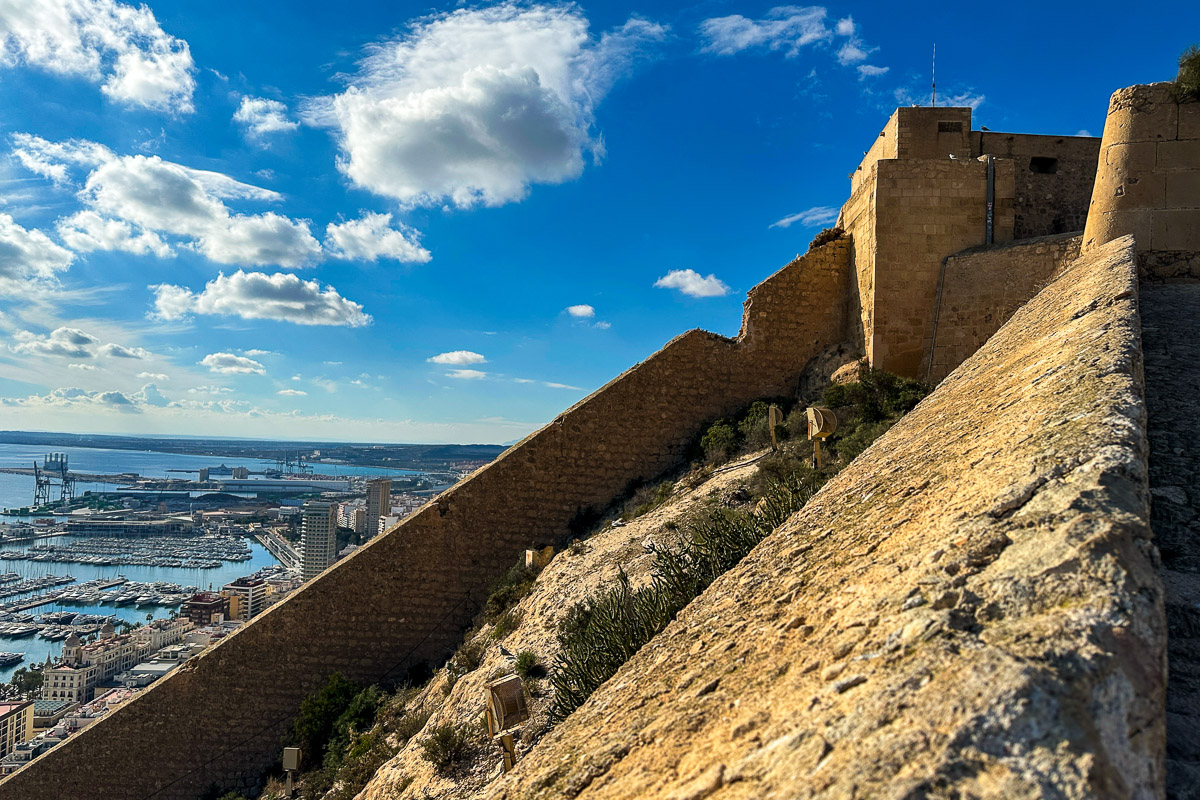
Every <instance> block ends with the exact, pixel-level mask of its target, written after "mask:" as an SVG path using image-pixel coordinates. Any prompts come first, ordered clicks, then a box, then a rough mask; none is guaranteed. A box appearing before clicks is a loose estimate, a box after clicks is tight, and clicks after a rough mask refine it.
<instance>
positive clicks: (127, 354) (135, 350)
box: [98, 343, 150, 359]
mask: <svg viewBox="0 0 1200 800" xmlns="http://www.w3.org/2000/svg"><path fill="white" fill-rule="evenodd" d="M98 352H99V353H100V355H102V356H111V357H113V358H136V359H142V358H149V357H150V351H149V350H145V349H143V348H141V347H122V346H121V345H119V344H113V343H109V344H106V345H104V346H103V347H101V348H100V350H99V351H98Z"/></svg>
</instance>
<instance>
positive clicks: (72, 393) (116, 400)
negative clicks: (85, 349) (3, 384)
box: [0, 387, 137, 411]
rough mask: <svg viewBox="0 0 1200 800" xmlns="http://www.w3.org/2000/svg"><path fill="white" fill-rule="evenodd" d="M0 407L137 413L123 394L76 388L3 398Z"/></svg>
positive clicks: (132, 403) (0, 399)
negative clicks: (91, 408)
mask: <svg viewBox="0 0 1200 800" xmlns="http://www.w3.org/2000/svg"><path fill="white" fill-rule="evenodd" d="M0 405H5V406H47V407H63V406H73V405H82V406H109V407H112V408H116V409H120V410H124V411H137V408H136V407H135V406H134V401H133V400H131V399H130V398H129V396H128V395H126V394H124V393H123V392H89V391H87V390H85V389H79V388H76V387H69V388H60V389H52V390H50V391H49V392H48V393H46V394H44V395H30V396H29V397H19V398H18V397H3V398H0Z"/></svg>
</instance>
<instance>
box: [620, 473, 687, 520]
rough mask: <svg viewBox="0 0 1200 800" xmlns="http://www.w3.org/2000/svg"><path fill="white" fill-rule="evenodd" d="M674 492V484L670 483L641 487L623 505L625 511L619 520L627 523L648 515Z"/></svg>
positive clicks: (664, 482)
mask: <svg viewBox="0 0 1200 800" xmlns="http://www.w3.org/2000/svg"><path fill="white" fill-rule="evenodd" d="M674 490H675V484H674V483H672V482H671V481H662V482H660V483H657V484H643V485H641V486H640V487H638V489H637V490H636V491H635V492H634V493H633V497H631V498H629V501H628V502H627V503H625V511H624V512H623V513H622V514H621V519H623V520H625V521H626V522H628V521H630V520H634V519H637V518H638V517H640V516H642V515H643V514H649V513H650V512H651V511H653V510H654V509H656V508H658V507H659V506H661V505H663V504H664V503H666V502H667V500H669V499H671V492H673V491H674Z"/></svg>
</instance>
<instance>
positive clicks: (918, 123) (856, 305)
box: [838, 107, 1100, 378]
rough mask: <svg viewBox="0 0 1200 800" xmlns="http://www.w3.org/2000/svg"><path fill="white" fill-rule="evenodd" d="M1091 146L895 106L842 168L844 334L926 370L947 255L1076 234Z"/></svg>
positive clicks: (1093, 154)
mask: <svg viewBox="0 0 1200 800" xmlns="http://www.w3.org/2000/svg"><path fill="white" fill-rule="evenodd" d="M1099 146H1100V143H1099V140H1097V139H1094V138H1088V137H1063V136H1040V135H1031V134H1011V133H995V132H990V131H972V130H971V109H969V108H954V107H934V108H898V109H896V112H895V113H894V114H892V116H891V118H889V119H888V122H887V124H886V125H885V126H884V128H883V130H882V131H881V132H880V134H879V137H878V138H877V139H876V141H875V142H874V144H873V145H872V146H871V148H870V150H868V151H867V154H866V156H865V157H864V158H863V161H862V163H861V164H860V165H859V167H858V168H857V169H856V170H855V171H854V173H853V174H852V175H851V178H850V190H851V194H850V199H849V200H848V201H847V202H846V204H845V205H844V206H843V207H842V211H841V214H840V215H839V218H838V227H841V228H843V229H844V230H846V231H847V232H849V233H850V234H851V236H852V238H853V240H854V269H855V277H856V281H855V282H854V283H853V284H852V289H853V290H854V296H853V297H852V300H851V306H852V309H851V311H852V315H853V316H852V318H851V328H850V330H849V332H848V333H849V336H850V338H851V340H852V341H856V342H858V343H859V344H860V346H861V348H862V351H863V352H864V353H865V354H866V356H867V358H868V359H869V360H870V362H871V364H872V365H873V366H876V367H879V368H882V369H887V370H890V371H892V372H896V373H900V374H903V375H908V376H911V377H919V378H923V377H924V376H925V373H927V372H928V365H929V363H930V355H931V350H932V347H933V317H934V308H935V305H936V303H937V292H938V287H939V283H940V278H941V273H942V262H943V259H945V258H946V257H947V256H949V255H951V254H953V253H957V252H959V251H961V250H964V249H966V248H969V247H975V246H978V245H984V244H989V243H1003V242H1007V241H1010V240H1013V239H1024V238H1029V237H1035V236H1044V235H1049V234H1056V233H1064V232H1069V231H1078V230H1082V228H1083V221H1084V219H1085V218H1086V216H1087V208H1088V201H1089V199H1090V197H1091V194H1092V183H1093V181H1094V179H1095V174H1096V159H1097V153H1098V151H1099ZM989 163H990V166H989ZM989 199H990V202H991V207H990V209H989V205H988V203H989ZM989 220H990V223H989ZM989 227H990V231H991V237H990V240H989ZM1024 299H1028V297H1026V298H1024Z"/></svg>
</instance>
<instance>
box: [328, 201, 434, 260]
mask: <svg viewBox="0 0 1200 800" xmlns="http://www.w3.org/2000/svg"><path fill="white" fill-rule="evenodd" d="M417 240H418V234H417V232H416V231H415V230H413V229H412V228H410V227H408V226H407V225H402V224H398V225H397V226H396V227H392V215H391V214H371V213H368V214H363V215H362V217H360V218H359V219H355V220H350V221H348V222H341V223H332V222H331V223H329V225H328V226H327V227H326V228H325V248H326V250H328V251H329V253H330V255H333V256H335V257H337V258H346V259H355V260H358V261H378V260H379V259H381V258H389V259H392V260H395V261H401V262H408V263H416V264H424V263H426V262H428V261H429V259H430V258H432V256H430V255H429V251H428V250H426V249H425V248H424V247H421V245H420V244H419V243H418V241H417Z"/></svg>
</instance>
